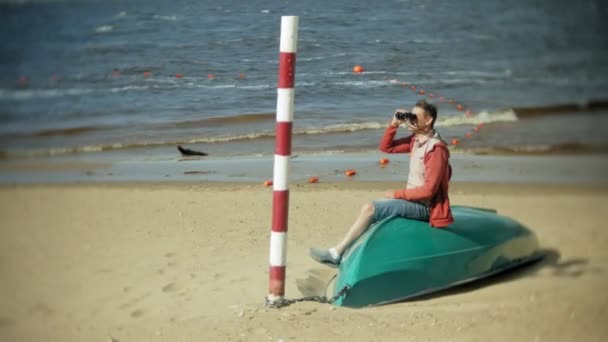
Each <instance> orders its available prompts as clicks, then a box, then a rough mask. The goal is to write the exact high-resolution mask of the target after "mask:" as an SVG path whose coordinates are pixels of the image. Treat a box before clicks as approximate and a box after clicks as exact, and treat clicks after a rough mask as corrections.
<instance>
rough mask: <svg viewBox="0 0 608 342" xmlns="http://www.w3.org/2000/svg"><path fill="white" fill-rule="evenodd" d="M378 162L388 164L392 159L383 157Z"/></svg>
mask: <svg viewBox="0 0 608 342" xmlns="http://www.w3.org/2000/svg"><path fill="white" fill-rule="evenodd" d="M378 162H379V163H380V165H386V164H388V163H389V162H390V160H388V159H387V158H382V159H380V160H379V161H378Z"/></svg>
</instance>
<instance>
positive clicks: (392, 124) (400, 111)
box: [391, 108, 406, 128]
mask: <svg viewBox="0 0 608 342" xmlns="http://www.w3.org/2000/svg"><path fill="white" fill-rule="evenodd" d="M405 112H406V110H405V109H401V108H397V109H396V110H395V113H394V114H393V120H391V126H393V127H395V128H397V127H399V126H400V125H401V124H402V123H403V121H402V120H399V119H397V116H396V114H397V113H405Z"/></svg>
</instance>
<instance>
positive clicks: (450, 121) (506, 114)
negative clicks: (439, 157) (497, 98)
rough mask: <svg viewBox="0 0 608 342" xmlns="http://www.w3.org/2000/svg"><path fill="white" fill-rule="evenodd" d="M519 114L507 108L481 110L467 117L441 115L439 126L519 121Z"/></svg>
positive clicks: (438, 121)
mask: <svg viewBox="0 0 608 342" xmlns="http://www.w3.org/2000/svg"><path fill="white" fill-rule="evenodd" d="M517 120H518V119H517V115H516V114H515V112H514V111H513V109H505V110H501V111H495V112H488V111H481V112H479V113H478V114H477V115H473V116H471V117H467V116H464V115H456V116H446V117H440V118H439V119H438V120H437V124H436V126H437V127H452V126H462V125H476V124H479V123H493V122H513V121H517Z"/></svg>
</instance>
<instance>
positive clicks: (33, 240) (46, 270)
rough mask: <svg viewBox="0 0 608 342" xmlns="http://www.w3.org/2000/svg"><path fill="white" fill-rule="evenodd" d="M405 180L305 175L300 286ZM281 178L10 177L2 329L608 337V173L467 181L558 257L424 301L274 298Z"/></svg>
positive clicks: (460, 197) (71, 333)
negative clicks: (123, 180) (311, 179)
mask: <svg viewBox="0 0 608 342" xmlns="http://www.w3.org/2000/svg"><path fill="white" fill-rule="evenodd" d="M396 186H398V183H397V182H390V183H381V182H367V183H366V182H338V183H319V184H306V183H299V184H292V187H291V188H292V193H291V207H290V208H291V211H290V221H289V244H288V251H289V252H288V266H287V267H288V268H287V289H286V291H287V297H289V298H294V297H299V296H301V293H300V292H299V289H298V286H297V283H298V280H300V281H302V280H304V281H305V280H306V279H307V278H308V277H309V276H311V275H315V274H321V275H323V276H327V275H331V269H329V268H325V267H323V266H321V265H318V264H316V263H314V262H313V261H312V260H310V259H309V258H308V256H307V248H308V247H310V246H326V245H329V244H330V243H332V242H334V241H335V240H337V239H338V238H339V237H340V236H341V234H342V233H343V232H344V231H345V229H346V228H347V227H348V225H350V223H351V221H352V219H353V218H354V215H356V213H357V212H358V210H359V207H360V206H361V204H362V203H363V202H364V201H367V200H372V199H375V198H377V197H380V196H381V194H382V193H383V192H384V190H386V189H390V188H394V187H396ZM271 192H272V190H271V189H270V188H264V187H262V186H260V185H259V184H258V183H255V184H252V183H199V184H194V183H191V184H189V183H148V184H141V183H140V184H89V185H62V186H59V185H55V186H50V185H47V186H44V185H30V186H25V185H21V186H3V187H2V188H0V204H1V205H0V215H1V217H2V224H1V225H0V227H1V228H0V272H1V273H2V281H1V282H0V340H2V341H279V340H282V341H291V340H296V341H298V340H299V341H310V340H319V339H324V340H338V341H371V340H382V341H438V340H451V341H488V340H491V341H511V340H519V341H573V340H578V341H603V340H605V338H606V336H608V327H607V326H606V324H605V323H606V315H607V309H606V308H607V307H608V294H607V293H606V289H607V288H608V266H606V265H607V263H608V250H607V249H606V246H607V245H608V232H607V231H606V229H605V227H604V219H603V216H604V215H603V211H604V210H605V208H606V207H608V196H607V195H608V187H607V186H606V185H550V184H538V183H528V184H516V183H511V184H498V183H492V182H489V183H455V184H453V186H452V188H451V198H452V202H453V204H459V205H471V206H482V207H491V208H495V209H497V210H498V211H499V213H501V214H504V215H507V216H510V217H513V218H515V219H516V220H518V221H520V222H522V223H524V224H526V225H527V226H528V227H530V228H531V229H532V230H533V231H534V232H535V233H536V234H537V235H538V238H539V240H540V243H541V245H542V248H543V249H544V250H545V251H546V252H547V258H546V259H545V260H544V261H543V262H541V263H538V264H535V265H532V266H531V267H528V268H525V269H521V270H519V271H516V272H511V273H508V274H505V275H502V276H498V277H496V278H493V279H491V280H486V281H482V282H478V283H474V284H471V285H468V286H465V287H462V288H458V289H455V290H452V291H448V292H443V293H440V294H437V295H433V296H430V297H427V298H424V299H421V300H417V301H412V302H404V303H398V304H392V305H386V306H381V307H374V308H365V309H359V310H354V309H347V308H335V307H332V306H330V305H327V304H318V303H297V304H294V305H292V306H289V307H286V308H282V309H280V310H277V309H268V308H265V306H264V298H265V296H266V294H267V285H268V279H267V277H268V275H267V271H268V245H269V238H268V236H269V231H270V213H271V205H272V203H271V201H272V196H271Z"/></svg>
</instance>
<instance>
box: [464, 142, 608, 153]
mask: <svg viewBox="0 0 608 342" xmlns="http://www.w3.org/2000/svg"><path fill="white" fill-rule="evenodd" d="M452 153H457V154H475V155H547V154H557V155H563V154H581V153H601V154H605V153H608V145H590V144H581V143H558V144H545V145H542V144H541V145H521V146H500V145H499V146H483V147H457V148H452Z"/></svg>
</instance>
